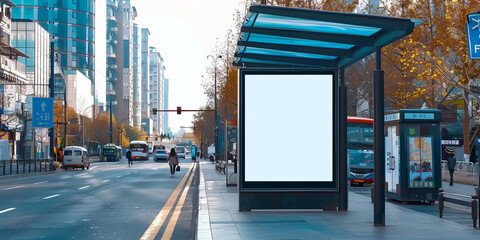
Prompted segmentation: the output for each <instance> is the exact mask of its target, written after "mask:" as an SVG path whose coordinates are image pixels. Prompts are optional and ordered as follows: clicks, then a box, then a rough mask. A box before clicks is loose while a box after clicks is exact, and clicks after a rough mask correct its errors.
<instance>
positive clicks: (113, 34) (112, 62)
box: [106, 0, 118, 115]
mask: <svg viewBox="0 0 480 240" xmlns="http://www.w3.org/2000/svg"><path fill="white" fill-rule="evenodd" d="M117 14H118V2H117V1H116V0H107V31H106V36H107V38H106V40H107V45H106V48H107V49H106V54H107V69H106V77H107V83H106V94H107V110H110V103H111V104H112V112H113V113H114V114H115V115H116V114H117V107H116V106H117V95H116V92H117V81H118V67H117V48H118V46H117V45H118V27H117Z"/></svg>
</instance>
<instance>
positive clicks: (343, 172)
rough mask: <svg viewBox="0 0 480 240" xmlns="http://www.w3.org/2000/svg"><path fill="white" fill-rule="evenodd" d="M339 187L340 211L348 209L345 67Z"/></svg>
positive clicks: (341, 112)
mask: <svg viewBox="0 0 480 240" xmlns="http://www.w3.org/2000/svg"><path fill="white" fill-rule="evenodd" d="M339 78H340V86H339V97H340V99H339V121H338V124H339V125H340V126H339V128H338V129H339V143H340V144H339V149H340V153H339V161H340V162H339V168H340V176H339V181H340V184H339V188H340V207H339V210H340V211H347V210H348V190H347V86H346V85H345V69H344V68H340V71H339Z"/></svg>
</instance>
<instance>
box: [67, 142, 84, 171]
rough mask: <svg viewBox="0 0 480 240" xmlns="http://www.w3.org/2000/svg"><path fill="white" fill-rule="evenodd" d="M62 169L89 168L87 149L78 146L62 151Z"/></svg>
mask: <svg viewBox="0 0 480 240" xmlns="http://www.w3.org/2000/svg"><path fill="white" fill-rule="evenodd" d="M63 167H64V168H65V171H66V170H68V168H82V170H85V168H87V169H89V168H90V160H89V159H88V152H87V149H85V148H83V147H78V146H68V147H65V150H63Z"/></svg>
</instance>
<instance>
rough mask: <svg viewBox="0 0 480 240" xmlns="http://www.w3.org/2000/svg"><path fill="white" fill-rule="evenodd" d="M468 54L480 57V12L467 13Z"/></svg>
mask: <svg viewBox="0 0 480 240" xmlns="http://www.w3.org/2000/svg"><path fill="white" fill-rule="evenodd" d="M467 38H468V56H469V57H470V58H471V59H480V13H470V14H468V15H467Z"/></svg>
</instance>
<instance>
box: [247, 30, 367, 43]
mask: <svg viewBox="0 0 480 240" xmlns="http://www.w3.org/2000/svg"><path fill="white" fill-rule="evenodd" d="M240 31H242V32H247V33H258V34H264V35H272V36H278V37H289V38H299V39H308V40H315V41H324V42H334V43H342V44H351V45H358V46H369V47H373V46H374V44H375V39H374V38H372V37H366V36H359V35H353V34H338V33H324V32H314V31H302V30H291V29H278V28H265V27H242V28H241V29H240Z"/></svg>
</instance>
